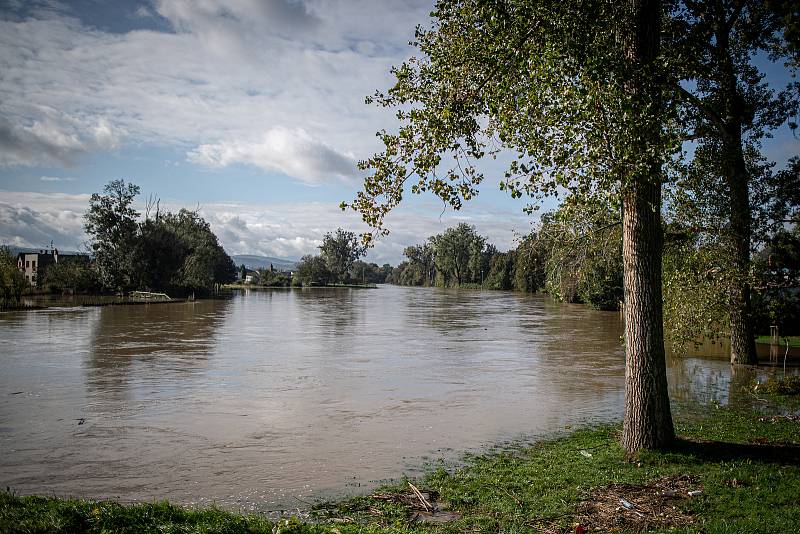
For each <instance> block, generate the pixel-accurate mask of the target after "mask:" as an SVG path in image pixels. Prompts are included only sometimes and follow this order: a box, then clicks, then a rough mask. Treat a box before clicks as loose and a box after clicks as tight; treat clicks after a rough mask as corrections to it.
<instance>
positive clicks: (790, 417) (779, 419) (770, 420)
mask: <svg viewBox="0 0 800 534" xmlns="http://www.w3.org/2000/svg"><path fill="white" fill-rule="evenodd" d="M758 421H759V422H760V423H773V424H774V423H780V422H783V421H800V415H794V414H789V415H773V416H772V417H759V418H758Z"/></svg>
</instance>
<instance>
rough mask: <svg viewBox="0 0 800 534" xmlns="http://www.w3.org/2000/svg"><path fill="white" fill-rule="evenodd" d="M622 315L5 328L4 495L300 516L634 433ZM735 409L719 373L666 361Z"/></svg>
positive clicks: (376, 315)
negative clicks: (584, 428) (574, 429)
mask: <svg viewBox="0 0 800 534" xmlns="http://www.w3.org/2000/svg"><path fill="white" fill-rule="evenodd" d="M621 332H622V325H621V321H620V316H619V314H618V313H610V312H597V311H593V310H589V309H587V308H585V307H583V306H578V305H561V304H557V303H554V302H552V301H551V300H549V299H547V298H545V297H540V296H530V295H522V294H515V293H509V292H479V291H450V290H439V289H419V288H401V287H394V286H382V287H380V288H379V289H376V290H347V289H313V290H274V291H250V292H247V293H239V294H236V295H235V296H234V297H233V298H232V299H228V300H214V301H197V302H191V303H177V304H150V305H140V306H109V307H101V308H74V307H73V308H70V307H64V308H49V309H46V310H38V311H28V312H13V313H3V314H0V344H1V345H0V346H2V347H3V348H2V355H1V356H0V395H2V404H0V447H2V450H3V451H4V453H3V454H2V455H0V485H2V487H6V486H10V487H11V488H12V489H14V490H16V491H18V492H21V493H48V494H52V493H55V494H58V495H75V496H81V497H94V498H118V499H122V500H124V501H132V500H149V499H164V498H166V499H170V500H173V501H176V502H180V503H185V504H191V503H208V502H210V501H216V502H217V503H218V504H220V505H222V506H225V507H228V508H246V509H255V510H269V509H276V508H285V507H293V506H305V504H304V502H305V501H308V500H309V499H310V498H314V497H319V496H325V495H330V494H331V492H341V489H342V488H345V487H346V488H350V489H352V491H364V490H365V489H366V488H367V487H369V486H371V485H372V484H373V483H374V481H376V480H381V479H385V478H388V477H397V476H399V475H401V474H403V473H409V474H412V475H413V474H415V473H416V472H417V470H418V468H419V467H420V466H421V465H422V464H423V462H424V461H425V460H426V459H436V458H453V457H457V456H458V455H459V454H460V453H461V452H463V451H466V450H471V449H478V448H480V447H484V446H486V445H487V444H491V443H495V442H498V441H502V440H506V439H514V438H519V437H521V436H522V437H541V436H546V435H551V434H553V433H556V432H560V431H563V430H564V428H565V427H566V426H569V425H576V424H581V423H585V422H602V421H610V420H616V419H618V418H620V417H621V409H622V401H623V387H624V383H623V375H624V355H623V350H622V347H621V345H620V334H621ZM670 362H671V363H670V382H671V394H672V395H673V397H675V398H677V399H679V400H700V401H702V402H709V401H716V402H723V403H724V402H728V401H729V399H730V396H731V392H732V391H734V394H735V388H733V387H732V386H731V385H730V384H731V382H730V366H729V365H728V364H727V363H726V362H725V361H724V360H699V359H685V360H670Z"/></svg>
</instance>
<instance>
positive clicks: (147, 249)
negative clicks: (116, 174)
mask: <svg viewBox="0 0 800 534" xmlns="http://www.w3.org/2000/svg"><path fill="white" fill-rule="evenodd" d="M139 193H140V188H139V186H137V185H135V184H132V183H127V182H125V181H124V180H113V181H111V182H109V183H108V184H107V185H106V186H105V187H104V188H103V191H102V193H94V194H93V195H92V196H91V198H90V200H89V208H88V210H87V211H86V213H85V215H84V229H85V231H86V234H87V235H88V237H89V240H88V243H87V245H88V248H89V249H90V251H91V256H90V257H91V261H79V260H80V259H81V258H67V259H64V260H62V261H59V262H58V263H54V264H52V265H49V266H48V267H47V268H46V269H44V271H43V272H42V276H41V279H39V280H37V286H39V287H40V288H42V289H44V290H46V291H51V292H62V291H66V290H70V291H76V292H80V293H97V292H113V293H125V292H129V291H137V290H138V291H158V292H168V293H170V294H172V295H175V294H177V295H188V294H193V293H200V294H205V293H208V292H209V291H211V290H213V289H214V288H215V287H217V286H218V285H219V284H225V283H229V282H232V281H234V280H235V279H236V267H235V265H234V264H233V260H231V258H230V256H228V254H227V253H226V252H225V250H224V249H223V248H222V246H221V245H220V244H219V241H218V240H217V237H216V235H214V233H213V232H212V231H211V228H210V226H209V224H208V222H206V221H205V220H204V219H203V218H202V217H201V216H200V215H199V214H198V213H197V212H195V211H190V210H187V209H181V210H180V211H178V212H177V213H171V212H168V211H162V210H161V209H160V206H159V204H160V203H159V202H158V201H153V200H151V201H149V202H148V203H147V208H146V212H145V214H144V217H142V214H141V213H139V212H138V211H137V210H136V209H134V208H133V202H134V200H135V198H136V196H137V195H139Z"/></svg>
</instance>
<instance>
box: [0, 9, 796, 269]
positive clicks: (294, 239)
mask: <svg viewBox="0 0 800 534" xmlns="http://www.w3.org/2000/svg"><path fill="white" fill-rule="evenodd" d="M431 9H432V1H430V0H151V1H133V0H116V1H114V2H107V1H103V0H76V1H71V2H59V1H56V0H19V1H14V0H0V243H3V244H9V245H14V246H20V247H33V248H42V247H45V246H49V244H50V242H51V241H52V242H53V244H54V245H55V246H56V247H59V248H62V249H69V250H75V249H80V248H83V243H84V242H85V241H86V239H87V237H86V235H85V234H84V232H83V229H82V217H83V213H84V212H85V211H86V208H87V206H88V201H89V197H90V195H91V194H92V193H94V192H99V191H101V190H102V188H103V186H104V185H105V184H106V183H107V182H108V181H110V180H114V179H120V178H122V179H125V180H128V181H131V182H133V183H135V184H137V185H139V186H140V187H141V190H142V195H141V197H140V199H139V200H138V201H137V207H139V208H140V209H143V207H144V203H145V201H146V199H147V198H148V197H149V196H151V195H152V196H154V197H157V198H159V199H160V200H161V206H162V208H166V209H170V210H177V209H180V208H181V207H186V208H189V209H199V210H200V213H201V214H202V216H203V217H205V219H206V220H207V221H209V223H210V224H211V227H212V229H213V230H214V232H215V233H216V234H217V236H218V237H219V238H220V241H221V242H222V244H223V246H224V247H225V249H226V250H227V251H228V253H229V254H261V255H266V256H276V257H282V258H291V259H296V258H299V257H300V256H302V255H304V254H309V253H315V252H317V248H316V247H317V246H318V245H319V244H320V243H321V239H322V237H323V235H324V234H325V232H328V231H332V230H335V229H336V228H337V227H342V228H346V229H349V230H352V231H355V232H363V231H366V230H367V228H366V226H365V225H364V224H363V223H362V222H361V221H360V218H359V217H358V215H357V214H355V213H352V212H342V211H341V210H340V209H339V207H338V205H339V203H340V202H342V201H349V200H351V199H352V198H353V197H354V195H355V193H356V191H358V189H359V188H360V185H361V183H362V182H363V178H364V176H363V174H362V173H361V171H358V170H357V168H356V162H357V161H358V160H360V159H365V158H367V157H369V156H370V155H371V154H372V153H374V152H375V151H378V150H380V148H381V145H380V143H379V141H378V139H376V137H375V132H376V131H378V130H380V129H382V128H386V129H387V130H390V131H391V130H393V129H396V127H397V125H396V121H395V120H394V116H393V112H391V111H390V110H384V109H379V108H377V107H375V106H367V105H366V104H365V103H364V98H365V96H367V95H370V94H373V93H374V92H375V90H384V89H386V88H388V87H390V86H391V82H392V77H391V74H390V68H391V66H392V65H398V64H400V63H401V62H402V61H403V60H405V59H406V58H408V57H409V56H410V55H412V53H413V49H412V48H411V47H410V46H409V45H408V41H409V40H411V39H412V38H413V35H414V29H415V27H416V25H417V24H425V23H426V22H427V20H428V15H429V12H430V11H431ZM770 68H772V67H770ZM775 76H776V78H777V79H779V81H782V77H785V74H784V73H782V72H781V71H780V69H778V70H777V71H776V74H775ZM765 152H766V154H767V156H768V157H770V158H771V159H774V160H776V161H785V160H786V159H787V157H788V155H789V154H791V153H793V152H794V153H796V152H797V140H796V139H794V138H793V137H791V135H790V134H789V133H788V131H787V132H786V133H780V134H779V135H777V136H776V138H775V139H774V140H772V141H771V142H769V143H768V144H767V146H766V150H765ZM500 173H501V171H500V170H499V169H498V171H497V173H496V175H491V173H490V175H489V176H487V180H486V181H485V182H484V184H483V185H482V190H481V193H480V195H479V196H478V198H477V199H475V200H474V201H471V202H469V203H467V204H466V205H465V206H464V207H463V208H462V210H461V211H458V212H454V211H452V210H451V209H445V207H444V206H443V204H442V203H441V201H439V200H438V199H436V198H435V197H433V196H424V195H423V196H420V197H415V196H413V195H407V198H406V199H405V200H404V203H403V204H402V205H401V206H400V207H399V208H397V209H396V210H395V211H394V212H393V213H392V214H391V215H390V216H389V217H388V218H387V220H386V223H387V227H388V228H389V230H390V231H391V234H390V235H389V236H388V237H385V238H381V239H380V240H379V241H378V243H377V244H376V245H375V247H374V248H373V249H372V250H371V251H370V252H369V255H368V260H370V261H375V262H377V263H384V262H389V263H392V264H397V263H398V262H400V261H401V260H402V251H403V248H404V247H405V246H408V245H411V244H415V243H419V242H422V241H423V240H425V239H426V238H427V237H428V236H430V235H433V234H436V233H440V232H442V231H443V230H444V229H446V228H447V227H448V226H452V225H453V224H456V223H458V222H462V221H464V222H467V223H469V224H474V225H475V226H476V228H477V230H478V231H479V232H480V233H481V234H483V235H485V236H487V237H488V239H489V241H490V242H492V243H494V244H495V245H496V246H497V247H498V248H499V249H501V250H504V249H508V248H510V247H513V246H514V241H515V239H516V237H517V236H519V235H521V234H525V233H527V232H528V231H530V229H531V224H532V223H533V222H535V219H534V218H532V217H531V216H528V215H526V214H525V213H524V212H523V211H522V210H523V207H524V205H525V202H524V201H520V200H512V199H510V198H509V197H508V195H507V194H506V193H503V192H501V191H499V188H498V186H497V184H498V182H499V179H500V177H501V176H500ZM551 207H552V206H551Z"/></svg>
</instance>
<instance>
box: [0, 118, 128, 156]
mask: <svg viewBox="0 0 800 534" xmlns="http://www.w3.org/2000/svg"><path fill="white" fill-rule="evenodd" d="M118 142H119V136H118V134H117V132H115V131H114V130H113V129H112V128H111V126H110V125H109V124H108V121H106V120H104V119H99V120H98V121H97V122H96V123H95V124H94V125H86V124H85V123H83V122H82V121H80V120H77V119H75V118H72V117H69V116H64V115H61V116H58V115H56V114H53V113H45V114H42V115H40V119H39V120H34V121H33V122H32V123H31V124H30V125H25V124H20V123H15V122H12V121H11V120H9V119H8V118H6V117H3V116H2V115H1V114H0V166H16V165H37V164H49V165H61V166H72V165H74V164H75V161H76V159H77V158H79V157H80V156H82V155H83V154H85V153H87V152H88V151H90V150H92V149H103V150H105V149H110V148H115V147H116V146H117V144H118Z"/></svg>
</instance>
